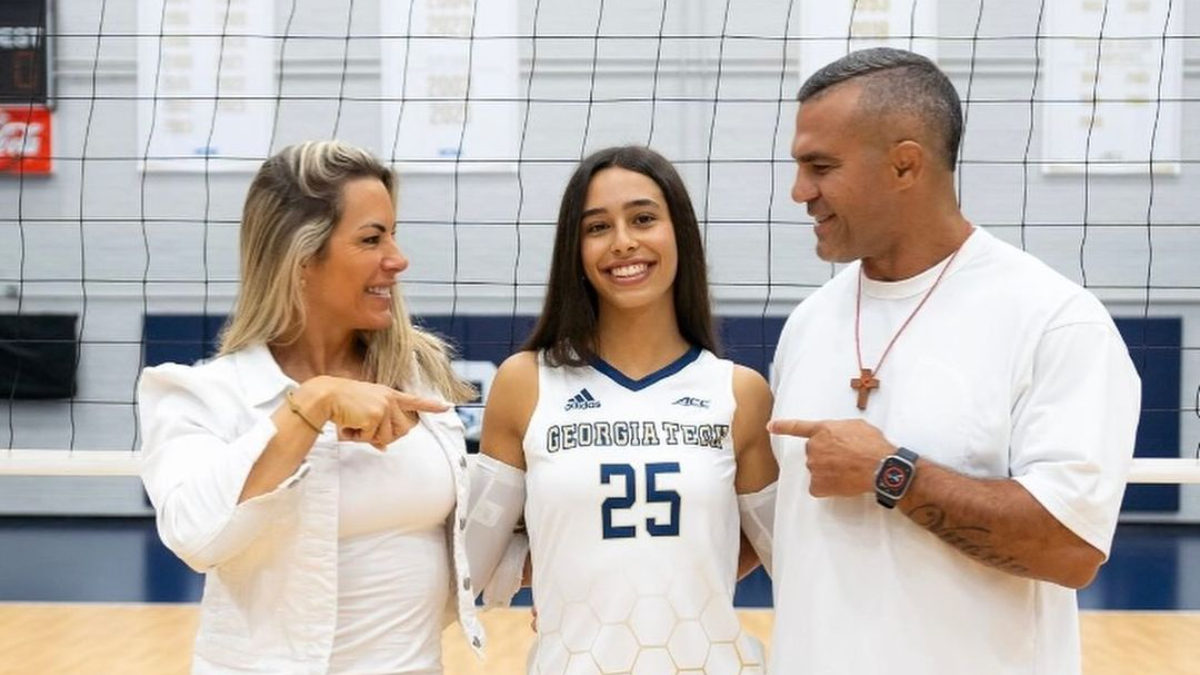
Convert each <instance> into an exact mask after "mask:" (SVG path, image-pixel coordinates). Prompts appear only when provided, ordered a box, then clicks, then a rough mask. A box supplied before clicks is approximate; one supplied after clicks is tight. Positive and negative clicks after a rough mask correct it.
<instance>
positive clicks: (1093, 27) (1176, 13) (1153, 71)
mask: <svg viewBox="0 0 1200 675" xmlns="http://www.w3.org/2000/svg"><path fill="white" fill-rule="evenodd" d="M1183 4H1184V3H1181V2H1172V1H1171V0H1139V1H1138V2H1109V3H1101V2H1095V0H1061V1H1059V2H1052V3H1047V5H1046V25H1047V30H1046V36H1047V40H1046V41H1045V42H1044V44H1045V47H1044V49H1045V59H1046V60H1045V66H1044V67H1045V71H1044V75H1043V81H1042V84H1043V85H1044V87H1043V88H1041V89H1039V91H1038V99H1040V100H1043V101H1045V103H1043V105H1042V107H1043V120H1044V123H1043V125H1042V148H1043V160H1044V163H1043V165H1042V166H1043V169H1044V171H1045V172H1046V173H1067V174H1080V173H1083V172H1084V171H1085V170H1086V171H1089V172H1091V173H1104V174H1145V173H1147V172H1148V171H1149V170H1150V162H1151V159H1153V162H1154V167H1153V170H1154V172H1155V173H1168V174H1176V173H1179V170H1180V167H1179V162H1178V159H1179V157H1180V152H1181V151H1182V150H1181V147H1180V133H1181V132H1180V124H1181V123H1180V118H1181V110H1180V106H1181V103H1180V101H1181V100H1182V96H1183V37H1182V36H1181V33H1180V30H1181V28H1182V26H1183ZM1106 14H1107V16H1106ZM1101 31H1103V38H1104V42H1103V47H1100V46H1099V44H1100V43H1099V39H1100V38H1101V37H1102V36H1101ZM1164 52H1165V53H1164Z"/></svg>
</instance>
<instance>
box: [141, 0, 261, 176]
mask: <svg viewBox="0 0 1200 675" xmlns="http://www.w3.org/2000/svg"><path fill="white" fill-rule="evenodd" d="M274 16H275V3H274V0H139V2H138V32H139V33H140V34H141V35H142V36H143V37H142V38H141V39H139V40H138V52H137V63H138V77H137V80H138V98H139V101H138V146H137V152H138V154H139V155H142V154H143V153H144V155H145V161H144V162H143V165H142V169H143V170H150V171H157V170H161V171H184V172H201V171H233V170H241V171H254V170H256V169H257V168H258V165H259V163H260V162H261V161H262V160H263V159H264V158H266V156H267V152H268V151H269V148H268V144H269V143H270V140H271V125H272V123H273V120H274V112H275V105H276V103H275V101H274V98H275V96H276V93H277V92H276V78H275V61H276V58H277V57H278V54H277V51H278V47H275V48H272V45H276V44H277V41H275V40H273V39H272V38H271V35H272V33H273V31H274V28H275V26H274ZM160 36H161V37H160Z"/></svg>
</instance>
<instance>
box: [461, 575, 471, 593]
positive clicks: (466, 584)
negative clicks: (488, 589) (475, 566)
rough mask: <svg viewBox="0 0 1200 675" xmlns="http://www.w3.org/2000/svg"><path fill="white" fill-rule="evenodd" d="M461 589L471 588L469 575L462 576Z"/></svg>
mask: <svg viewBox="0 0 1200 675" xmlns="http://www.w3.org/2000/svg"><path fill="white" fill-rule="evenodd" d="M463 590H464V591H469V590H471V577H463Z"/></svg>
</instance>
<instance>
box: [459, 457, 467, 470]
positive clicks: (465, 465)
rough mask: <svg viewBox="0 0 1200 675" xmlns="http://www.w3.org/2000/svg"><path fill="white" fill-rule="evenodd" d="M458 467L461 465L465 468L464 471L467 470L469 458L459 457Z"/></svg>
mask: <svg viewBox="0 0 1200 675" xmlns="http://www.w3.org/2000/svg"><path fill="white" fill-rule="evenodd" d="M458 465H459V466H460V467H462V468H464V469H465V468H467V458H466V457H459V458H458Z"/></svg>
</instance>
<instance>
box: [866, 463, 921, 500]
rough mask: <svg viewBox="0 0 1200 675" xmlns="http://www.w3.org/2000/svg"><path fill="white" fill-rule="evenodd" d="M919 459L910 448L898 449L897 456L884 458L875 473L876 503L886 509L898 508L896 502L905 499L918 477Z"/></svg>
mask: <svg viewBox="0 0 1200 675" xmlns="http://www.w3.org/2000/svg"><path fill="white" fill-rule="evenodd" d="M918 457H920V455H918V454H917V453H915V452H913V451H912V450H909V449H908V448H898V449H897V450H896V454H894V455H888V456H887V457H884V458H883V461H882V462H880V463H879V469H878V470H876V471H875V501H877V502H879V504H880V505H881V506H884V507H886V508H889V509H894V508H896V502H898V501H900V499H901V498H902V497H904V494H905V493H906V492H908V488H909V487H910V486H911V485H912V482H913V479H914V478H916V476H917V458H918Z"/></svg>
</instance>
